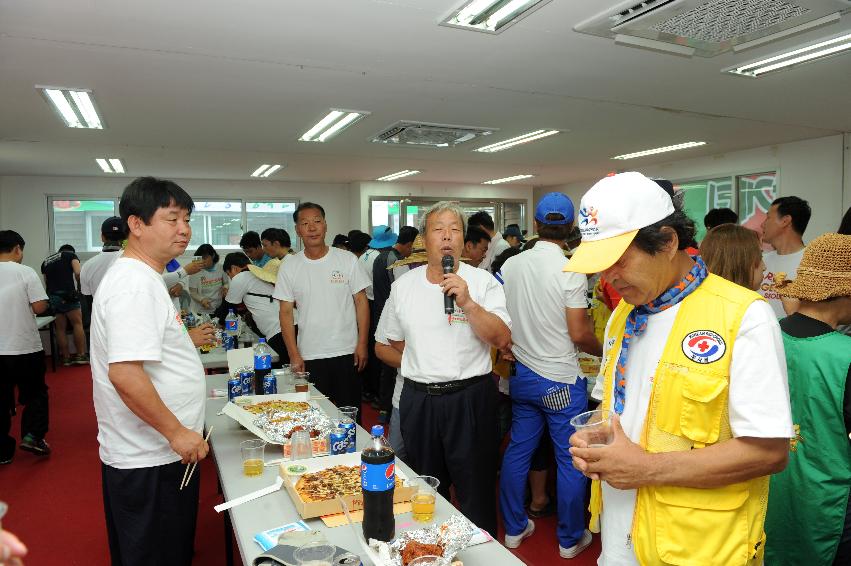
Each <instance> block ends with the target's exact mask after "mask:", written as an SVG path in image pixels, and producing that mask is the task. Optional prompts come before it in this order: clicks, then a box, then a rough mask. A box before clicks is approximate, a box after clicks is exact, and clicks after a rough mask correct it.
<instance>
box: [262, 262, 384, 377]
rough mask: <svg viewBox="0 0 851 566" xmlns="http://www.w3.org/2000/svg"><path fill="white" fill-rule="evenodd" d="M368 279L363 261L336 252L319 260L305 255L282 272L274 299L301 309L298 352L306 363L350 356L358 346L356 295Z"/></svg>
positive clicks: (365, 285) (284, 265)
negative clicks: (359, 262) (362, 264)
mask: <svg viewBox="0 0 851 566" xmlns="http://www.w3.org/2000/svg"><path fill="white" fill-rule="evenodd" d="M368 285H369V280H368V279H367V278H366V275H365V274H364V271H363V268H362V267H361V266H360V265H358V258H357V257H355V255H354V254H353V253H351V252H348V251H346V250H341V249H338V248H334V247H329V248H328V253H326V254H325V255H324V256H322V257H321V258H319V259H309V258H308V257H307V256H305V255H304V251H300V252H299V253H297V254H295V255H294V256H290V257H289V258H288V259H287V261H285V262H284V263H282V264H281V268H280V269H279V270H278V281H277V283H276V284H275V292H274V294H273V295H272V296H273V297H275V298H276V299H278V300H280V301H288V302H291V303H293V302H294V303H295V304H296V305H297V306H298V349H299V353H300V354H301V357H302V358H304V359H305V360H319V359H326V358H335V357H337V356H347V355H349V354H352V353H354V351H355V347H357V342H358V325H357V316H356V313H355V303H354V295H355V294H357V293H359V292H360V291H363V290H364V289H366V287H367V286H368Z"/></svg>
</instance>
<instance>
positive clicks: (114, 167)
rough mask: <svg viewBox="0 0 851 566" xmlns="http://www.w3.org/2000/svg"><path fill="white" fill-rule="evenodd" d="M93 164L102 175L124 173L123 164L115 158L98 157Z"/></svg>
mask: <svg viewBox="0 0 851 566" xmlns="http://www.w3.org/2000/svg"><path fill="white" fill-rule="evenodd" d="M95 163H97V164H98V167H100V168H101V170H102V171H103V172H104V173H119V174H120V173H124V162H122V161H121V160H120V159H118V158H115V157H106V158H104V157H98V158H96V159H95Z"/></svg>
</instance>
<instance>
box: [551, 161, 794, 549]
mask: <svg viewBox="0 0 851 566" xmlns="http://www.w3.org/2000/svg"><path fill="white" fill-rule="evenodd" d="M578 218H579V220H578V222H579V228H580V230H581V231H582V243H581V244H580V245H579V247H578V248H577V249H576V250H575V251H574V254H573V257H572V258H571V259H570V261H569V262H568V264H567V266H566V267H565V269H567V270H568V271H574V272H578V273H598V272H601V273H602V274H603V276H604V277H605V278H606V279H607V280H608V281H609V282H610V283H611V284H612V285H613V286H614V287H615V289H616V290H617V291H618V293H620V295H621V296H622V298H623V300H622V301H621V302H620V303H619V305H618V307H617V308H615V311H614V313H612V316H611V318H610V319H609V322H608V325H607V327H606V339H605V342H604V361H603V364H602V369H601V372H600V377H599V378H598V379H597V384H596V386H595V388H594V393H593V396H594V398H595V399H600V398H602V404H601V405H600V409H603V410H608V411H612V412H613V413H614V416H612V417H611V425H610V428H609V429H608V431H609V432H610V433H611V434H610V435H609V434H607V435H606V437H604V438H602V439H599V438H596V437H592V436H588V435H586V433H585V432H583V431H578V432H577V433H575V434H574V435H573V436H571V438H570V443H571V446H572V447H571V449H570V452H571V454H572V455H573V463H574V465H575V466H576V467H577V469H579V470H580V471H581V472H583V473H584V474H585V475H586V476H588V477H590V478H591V479H592V480H595V481H594V483H593V485H592V495H591V513H592V523H591V526H592V527H593V528H592V530H594V528H596V527H597V522H598V520H601V531H600V532H601V533H602V547H603V553H602V555H601V557H600V560H599V564H600V565H601V566H610V565H616V566H630V565H637V564H639V563H640V564H718V565H724V566H736V565H740V566H744V565H748V566H750V565H755V564H761V562H762V553H763V551H764V548H765V535H764V533H763V518H764V517H765V512H766V501H767V497H768V476H769V475H770V474H773V473H776V472H778V471H780V470H782V469H783V468H784V467H785V466H786V462H787V452H788V447H789V438H790V437H791V436H792V422H791V416H790V408H789V389H788V383H787V380H786V363H785V359H784V356H783V345H782V341H781V339H780V331H779V327H778V325H777V320H776V318H775V317H774V315H773V313H772V311H771V308H770V307H769V306H768V304H766V303H765V301H764V300H762V298H761V297H760V296H759V295H757V294H756V293H755V292H753V291H750V290H748V289H745V288H743V287H739V286H738V285H735V284H734V283H731V282H729V281H727V280H725V279H722V278H720V277H717V276H715V275H712V274H710V273H709V272H708V270H707V269H706V265H705V264H704V263H703V260H702V259H700V256H694V257H691V256H690V255H689V254H688V252H687V251H686V248H687V246H688V242H689V241H690V240H691V238H693V236H694V222H692V221H691V220H690V219H689V218H688V216H686V214H685V213H684V212H683V209H682V201H681V197H679V198H677V197H675V198H674V199H672V198H671V197H670V196H669V195H668V194H667V193H666V192H665V191H664V190H663V189H662V188H661V187H660V186H659V185H657V184H656V183H654V182H653V181H652V180H650V179H648V178H647V177H644V176H643V175H641V174H640V173H634V172H629V173H620V174H618V175H614V176H612V177H606V178H605V179H603V180H601V181H599V182H598V183H597V184H595V185H594V186H593V187H592V188H591V189H590V190H589V191H588V192H587V193H586V194H585V195H584V196H583V197H582V202H581V205H580V208H579V217H578ZM593 432H596V431H592V434H593ZM601 512H602V515H601Z"/></svg>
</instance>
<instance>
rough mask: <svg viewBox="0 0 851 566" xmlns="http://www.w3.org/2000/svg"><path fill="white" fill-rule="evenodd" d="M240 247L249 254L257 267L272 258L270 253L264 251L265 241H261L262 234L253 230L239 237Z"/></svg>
mask: <svg viewBox="0 0 851 566" xmlns="http://www.w3.org/2000/svg"><path fill="white" fill-rule="evenodd" d="M239 247H240V248H242V252H243V253H244V254H245V255H247V256H248V258H249V259H250V260H251V263H253V264H254V265H256V266H257V267H263V266H264V265H266V262H267V261H269V260H270V259H272V258H271V257H270V256H269V254H267V253H266V252H264V251H263V243H262V242H261V241H260V234H258V233H257V232H255V231H253V230H249V231H248V232H246V233H245V234H243V235H242V238H240V239H239Z"/></svg>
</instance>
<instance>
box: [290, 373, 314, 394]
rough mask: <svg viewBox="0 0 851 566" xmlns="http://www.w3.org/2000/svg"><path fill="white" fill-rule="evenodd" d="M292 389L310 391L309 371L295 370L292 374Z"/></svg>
mask: <svg viewBox="0 0 851 566" xmlns="http://www.w3.org/2000/svg"><path fill="white" fill-rule="evenodd" d="M293 389H294V390H295V392H296V393H309V392H310V372H308V371H297V372H295V374H294V380H293Z"/></svg>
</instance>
